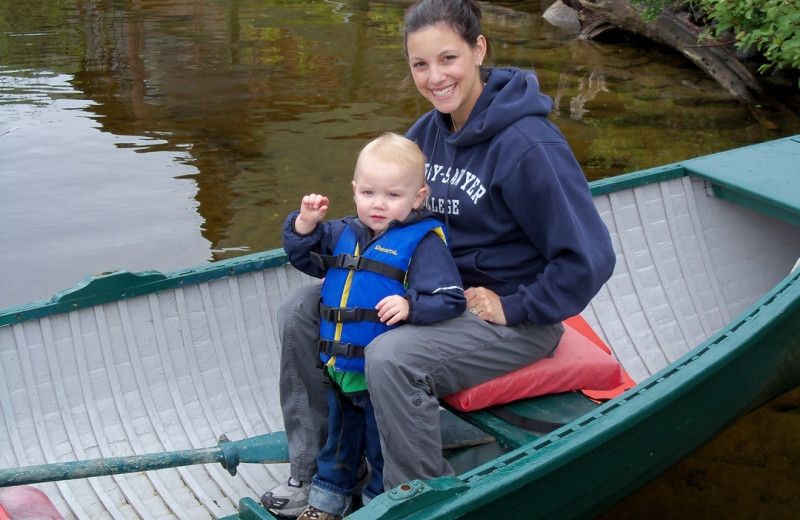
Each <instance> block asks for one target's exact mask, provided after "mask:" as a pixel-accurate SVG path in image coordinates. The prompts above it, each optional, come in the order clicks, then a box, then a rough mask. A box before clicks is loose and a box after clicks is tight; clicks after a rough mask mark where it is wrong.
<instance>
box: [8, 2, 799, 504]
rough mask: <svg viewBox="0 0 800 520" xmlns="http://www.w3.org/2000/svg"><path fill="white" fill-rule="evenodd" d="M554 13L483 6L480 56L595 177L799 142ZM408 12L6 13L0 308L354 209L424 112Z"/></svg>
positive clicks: (68, 5) (179, 263)
mask: <svg viewBox="0 0 800 520" xmlns="http://www.w3.org/2000/svg"><path fill="white" fill-rule="evenodd" d="M548 3H549V2H548V0H543V2H540V1H539V0H533V1H531V0H529V1H521V2H490V3H485V4H484V31H485V32H486V33H487V35H488V36H489V40H490V45H491V48H492V53H493V58H494V63H495V64H497V65H511V66H520V67H526V68H534V69H536V70H537V72H538V74H539V78H540V83H541V87H542V90H543V91H544V92H545V93H548V94H549V95H551V96H552V97H553V98H554V99H555V101H556V110H555V111H554V114H553V116H552V119H553V121H554V122H555V123H556V125H558V126H559V128H561V130H562V131H563V132H564V134H565V136H566V137H567V140H568V141H569V142H570V144H571V146H572V147H573V149H574V150H575V153H576V156H577V157H578V159H579V161H580V162H581V164H582V166H583V167H584V171H585V173H586V175H587V178H589V179H590V180H592V179H599V178H603V177H608V176H613V175H618V174H621V173H624V172H628V171H633V170H638V169H643V168H648V167H652V166H657V165H661V164H664V163H668V162H673V161H677V160H681V159H685V158H689V157H693V156H697V155H702V154H707V153H712V152H716V151H721V150H725V149H729V148H734V147H737V146H742V145H747V144H751V143H756V142H761V141H765V140H769V139H774V138H778V137H782V136H786V135H791V134H796V133H800V117H798V114H799V113H800V96H798V93H797V91H796V89H795V90H794V91H792V90H789V91H788V94H786V93H785V92H782V93H781V94H780V98H781V101H782V102H783V103H785V107H784V108H783V109H781V110H775V109H773V108H768V109H767V108H765V109H764V110H763V111H762V112H760V114H761V116H760V117H756V115H755V114H757V112H754V110H753V109H752V108H751V107H748V106H745V105H744V104H742V103H740V102H738V101H737V100H735V99H732V98H731V97H730V96H729V95H728V94H726V93H725V92H723V91H722V90H721V89H720V88H719V87H718V86H717V84H716V83H714V82H713V81H712V80H710V79H708V78H707V77H706V76H705V75H704V74H703V73H702V72H701V71H699V70H698V69H697V68H695V67H694V66H693V65H692V64H691V63H690V62H688V61H687V60H686V59H685V58H683V57H682V56H680V55H677V54H675V53H673V52H671V51H670V50H668V49H663V48H660V47H657V46H655V45H652V44H649V43H647V42H642V41H637V40H634V39H626V38H620V39H617V40H616V41H615V42H613V43H612V42H606V43H596V42H588V41H579V40H576V39H574V38H573V36H572V35H571V34H569V33H567V32H565V31H563V30H561V29H558V28H556V27H553V26H551V25H550V24H548V23H547V22H545V21H544V20H543V19H542V16H541V14H542V12H543V11H544V9H545V8H546V7H547V5H548ZM407 5H408V4H407V3H406V2H395V1H386V2H376V1H363V0H350V1H300V0H205V1H202V0H164V1H149V0H126V1H122V0H120V1H111V2H95V1H89V0H85V1H84V0H28V1H25V2H13V1H11V0H0V134H2V135H0V224H1V225H0V246H1V247H2V254H0V308H4V307H8V306H13V305H18V304H22V303H25V302H28V301H32V300H37V299H43V298H49V297H50V296H51V295H52V294H53V293H54V292H56V291H59V290H62V289H66V288H68V287H70V286H72V285H74V284H75V283H77V282H79V281H80V280H81V279H82V278H84V277H85V276H87V275H89V274H92V273H96V272H101V271H106V270H109V269H113V268H124V269H128V270H130V271H140V270H146V269H156V270H160V271H170V270H175V269H179V268H183V267H189V266H193V265H199V264H203V263H206V262H209V261H213V260H219V259H224V258H231V257H234V256H238V255H242V254H246V253H250V252H255V251H260V250H264V249H272V248H276V247H279V246H280V226H281V224H282V222H283V219H284V217H285V215H286V214H287V213H288V212H289V211H291V210H293V209H295V208H296V207H297V205H298V202H299V200H300V197H301V196H302V195H303V194H304V193H306V192H308V191H321V190H324V191H325V192H326V194H328V195H329V196H330V197H331V200H332V208H331V213H332V215H333V216H339V215H343V214H346V213H349V212H351V211H352V208H351V206H352V204H351V202H352V200H351V195H350V193H348V192H349V190H350V188H349V184H348V180H349V178H350V176H351V174H352V168H353V162H354V159H355V155H356V153H357V151H358V150H359V149H360V147H361V146H362V145H363V144H364V143H365V142H366V140H368V139H369V138H370V137H372V136H374V135H376V134H377V133H379V132H381V131H390V130H391V131H397V132H401V133H402V132H404V131H405V130H406V129H407V128H408V127H409V126H410V125H411V123H412V122H413V121H414V120H415V119H416V118H417V117H418V116H419V115H421V114H422V113H423V112H425V111H427V110H428V109H429V106H428V104H427V102H426V101H425V100H423V99H422V98H421V96H419V94H418V93H417V92H416V90H415V89H414V87H413V85H404V84H403V80H404V78H405V77H406V74H407V66H406V62H405V60H404V56H403V52H402V46H401V42H400V23H401V19H402V13H403V10H404V9H405V7H406V6H407ZM765 119H766V120H768V121H769V123H768V124H765V122H764V121H765ZM793 402H794V404H795V405H796V404H797V403H796V401H793ZM783 408H785V407H783ZM783 408H782V409H783ZM790 408H791V407H790ZM795 408H796V406H795ZM793 413H797V412H796V410H795V412H793ZM797 431H798V430H797V429H795V430H794V432H797ZM793 437H794V440H795V444H794V446H795V447H794V448H793V449H794V450H795V451H796V446H797V444H798V441H797V434H794V436H793ZM781 444H785V443H781ZM798 467H800V464H795V465H794V468H798ZM794 471H795V473H794V480H790V482H793V483H794V485H795V488H796V486H797V485H798V484H800V475H798V474H797V470H796V469H795V470H794ZM731 492H735V491H731ZM778 496H779V497H782V495H780V494H779V495H778ZM681 499H682V495H680V494H679V495H678V496H669V495H668V494H667V496H666V498H664V500H669V501H671V502H675V501H680V500H681ZM778 499H780V500H784V498H775V499H773V500H772V502H770V501H769V500H761V502H762V503H765V502H766V503H774V502H775V500H778ZM794 505H795V509H796V506H797V505H798V504H797V503H795V504H794ZM656 509H657V508H656ZM739 509H740V510H741V508H739ZM715 511H719V510H715ZM720 516H725V515H723V514H721V515H720ZM616 518H619V515H617V516H616ZM730 518H732V516H731V517H730ZM773 518H774V516H773Z"/></svg>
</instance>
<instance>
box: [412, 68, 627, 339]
mask: <svg viewBox="0 0 800 520" xmlns="http://www.w3.org/2000/svg"><path fill="white" fill-rule="evenodd" d="M552 106H553V103H552V100H551V99H550V98H549V97H547V96H545V95H544V94H542V93H540V92H539V84H538V80H537V78H536V75H535V73H533V72H531V71H522V70H519V69H511V68H493V69H491V72H490V75H489V78H488V81H487V83H486V86H485V87H484V89H483V92H482V93H481V95H480V97H479V98H478V101H477V103H476V104H475V107H474V108H473V110H472V113H471V114H470V116H469V119H468V120H467V122H466V123H465V124H464V126H463V127H462V128H461V129H460V130H459V131H457V132H455V133H453V132H452V131H451V130H450V117H449V116H448V115H445V114H442V113H441V112H439V111H437V110H432V111H431V112H428V113H427V114H425V115H424V116H422V117H421V118H420V119H419V120H418V121H417V122H416V123H415V124H414V125H413V126H412V127H411V129H410V130H409V131H408V133H407V137H409V138H410V139H411V140H413V141H415V142H416V143H417V144H418V145H419V146H420V148H422V151H423V152H424V153H425V156H426V157H427V159H428V164H427V166H426V169H427V171H426V177H427V182H428V185H429V187H430V190H431V196H430V197H429V200H428V207H429V208H430V209H431V210H432V211H434V212H435V213H436V214H437V215H438V216H439V218H440V219H441V220H442V221H444V222H445V224H446V227H447V232H448V234H449V236H450V251H451V253H452V254H453V257H454V259H455V262H456V265H457V266H458V270H459V272H460V273H461V277H462V280H463V282H464V287H478V286H482V287H486V288H488V289H491V290H492V291H494V292H496V293H497V294H499V295H500V300H501V303H502V305H503V312H504V313H505V316H506V321H507V323H508V325H515V324H517V323H521V322H522V321H525V320H530V321H531V322H533V323H536V324H540V325H547V324H553V323H556V322H559V321H561V320H564V319H566V318H568V317H570V316H573V315H575V314H578V313H579V312H580V311H582V310H583V309H584V308H585V307H586V305H587V304H588V303H589V301H590V300H591V299H592V297H594V295H595V294H596V293H597V291H598V290H599V289H600V287H601V286H602V285H603V284H604V283H605V282H606V280H608V278H609V277H610V276H611V273H612V271H613V269H614V264H615V261H616V258H615V254H614V250H613V248H612V246H611V239H610V237H609V233H608V229H607V228H606V226H605V224H604V223H603V222H602V220H601V219H600V216H599V215H598V213H597V210H596V208H595V206H594V203H593V202H592V197H591V194H590V192H589V186H588V183H587V182H586V177H585V176H584V174H583V172H582V170H581V168H580V165H579V164H578V163H577V161H576V159H575V156H574V155H573V153H572V151H571V150H570V148H569V145H568V144H567V142H566V140H565V139H564V136H563V135H562V134H561V132H560V131H559V130H558V129H557V128H556V127H555V125H554V124H552V123H551V122H550V121H549V120H548V119H547V115H548V114H549V113H550V110H551V109H552Z"/></svg>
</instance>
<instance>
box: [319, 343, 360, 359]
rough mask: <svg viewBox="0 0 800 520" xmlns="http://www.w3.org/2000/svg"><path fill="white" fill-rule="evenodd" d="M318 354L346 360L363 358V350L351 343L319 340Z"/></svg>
mask: <svg viewBox="0 0 800 520" xmlns="http://www.w3.org/2000/svg"><path fill="white" fill-rule="evenodd" d="M318 345H319V352H320V353H321V354H326V355H328V356H331V357H333V356H343V357H346V358H363V357H364V349H365V348H366V347H362V346H361V345H354V344H353V343H343V342H341V341H333V340H329V339H320V340H319V344H318Z"/></svg>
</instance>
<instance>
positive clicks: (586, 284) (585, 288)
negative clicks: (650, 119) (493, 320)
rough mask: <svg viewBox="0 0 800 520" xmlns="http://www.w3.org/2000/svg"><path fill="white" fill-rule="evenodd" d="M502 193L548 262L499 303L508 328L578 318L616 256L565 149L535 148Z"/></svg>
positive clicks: (552, 146) (556, 146) (542, 145)
mask: <svg viewBox="0 0 800 520" xmlns="http://www.w3.org/2000/svg"><path fill="white" fill-rule="evenodd" d="M530 172H536V174H535V175H532V174H530ZM502 190H503V199H504V200H505V202H506V204H507V205H508V207H509V209H510V210H511V212H512V214H513V215H514V218H515V219H516V220H517V221H518V222H519V225H520V227H521V229H522V230H523V231H524V233H525V235H526V236H527V237H528V239H529V240H530V241H531V242H532V243H533V244H534V246H535V247H536V248H537V249H538V250H539V251H540V252H541V254H542V255H543V256H544V257H545V258H546V259H547V263H546V266H545V268H544V270H543V272H542V273H540V275H539V276H537V277H536V279H535V280H534V281H533V282H532V283H528V284H524V285H523V284H521V285H520V286H519V289H518V291H517V292H516V293H513V294H508V295H506V296H502V297H501V298H500V301H501V303H502V305H503V312H504V313H505V316H506V321H507V323H508V324H509V325H512V324H516V323H520V322H522V321H524V320H530V321H532V322H534V323H539V324H549V323H556V322H558V321H562V320H564V319H566V318H569V317H571V316H574V315H576V314H578V313H580V312H581V311H582V310H583V309H584V308H585V307H586V305H588V304H589V301H590V300H591V299H592V298H593V297H594V296H595V294H597V292H598V291H599V290H600V288H601V286H602V285H603V284H604V283H605V282H606V281H607V280H608V278H609V277H610V276H611V273H612V272H613V270H614V265H615V262H616V255H615V253H614V250H613V247H612V244H611V237H610V235H609V233H608V229H607V228H606V226H605V223H603V221H602V220H601V218H600V215H599V214H598V212H597V209H596V207H595V205H594V201H593V200H592V196H591V192H590V190H589V185H588V183H587V182H586V177H585V176H584V174H583V171H582V170H581V168H580V166H579V165H578V163H577V160H576V159H575V156H574V155H573V154H572V151H571V150H570V149H569V146H568V145H567V144H566V143H539V144H537V145H535V146H534V147H533V148H532V149H531V150H529V151H528V153H526V154H524V155H523V156H522V158H521V159H520V162H519V163H518V164H517V165H516V166H515V167H514V169H513V171H512V172H511V173H510V175H509V177H508V179H506V181H505V182H503V188H502ZM522 194H525V196H524V197H523V196H521V195H522Z"/></svg>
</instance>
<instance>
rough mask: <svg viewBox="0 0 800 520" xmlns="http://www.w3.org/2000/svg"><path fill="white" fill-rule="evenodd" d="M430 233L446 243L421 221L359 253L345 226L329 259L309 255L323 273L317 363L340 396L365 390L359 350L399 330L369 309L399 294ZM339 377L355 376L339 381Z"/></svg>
mask: <svg viewBox="0 0 800 520" xmlns="http://www.w3.org/2000/svg"><path fill="white" fill-rule="evenodd" d="M432 230H433V231H435V232H436V233H437V234H438V235H439V236H440V237H441V238H442V240H444V241H445V243H446V242H447V239H446V237H445V233H444V228H443V227H442V225H441V223H440V222H439V221H437V220H436V219H435V218H427V219H424V220H421V221H418V222H414V223H412V224H409V225H406V226H397V227H392V228H390V229H389V230H387V231H386V232H385V233H384V234H382V235H380V236H379V237H377V238H376V239H374V240H373V241H371V242H370V243H369V244H368V245H367V246H366V250H365V251H363V252H362V251H360V250H359V244H358V236H357V234H356V232H355V231H354V230H353V229H352V228H351V227H350V226H347V227H346V228H345V229H344V231H342V235H341V237H340V238H339V240H338V242H337V243H336V248H335V249H334V253H333V255H332V256H323V255H312V256H314V257H315V258H314V261H315V262H316V263H318V264H320V265H322V266H323V267H327V268H328V270H327V273H326V275H325V282H324V283H323V285H322V298H321V303H320V317H321V320H320V330H319V332H320V342H319V351H320V360H321V361H322V363H323V364H325V365H327V366H328V368H329V372H330V373H331V375H332V376H333V379H334V381H336V382H337V383H338V384H339V385H340V386H342V389H343V390H344V391H345V392H348V393H349V392H355V391H360V390H366V382H365V381H364V376H363V374H364V349H365V348H366V346H367V345H368V344H369V342H370V341H372V340H373V339H374V338H375V337H376V336H378V335H379V334H382V333H384V332H386V331H388V330H390V329H393V328H395V327H397V326H398V325H399V324H395V325H392V326H388V325H386V324H385V323H382V322H381V321H380V319H379V318H378V312H377V311H376V310H375V305H377V304H378V302H379V301H381V300H382V299H383V298H385V297H386V296H389V295H392V294H399V295H405V292H406V275H407V271H408V265H409V263H410V262H411V257H412V256H413V254H414V251H415V250H416V248H417V245H418V244H419V242H420V240H422V238H423V237H424V236H425V235H426V234H428V232H430V231H432ZM432 268H434V269H435V266H432ZM345 373H347V374H352V375H353V376H356V374H358V375H359V376H357V377H348V378H345V377H344V374H345ZM343 379H345V381H346V382H347V384H346V385H345V384H343V383H344V381H343Z"/></svg>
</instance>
